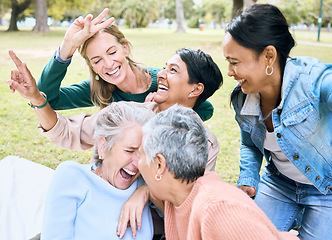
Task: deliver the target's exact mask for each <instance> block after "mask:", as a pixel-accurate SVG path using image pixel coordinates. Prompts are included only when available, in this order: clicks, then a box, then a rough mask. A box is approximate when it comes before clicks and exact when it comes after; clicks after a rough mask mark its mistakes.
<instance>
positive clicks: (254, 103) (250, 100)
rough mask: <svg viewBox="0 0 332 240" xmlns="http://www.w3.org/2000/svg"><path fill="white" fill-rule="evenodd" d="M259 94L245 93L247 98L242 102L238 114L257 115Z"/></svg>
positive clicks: (258, 112)
mask: <svg viewBox="0 0 332 240" xmlns="http://www.w3.org/2000/svg"><path fill="white" fill-rule="evenodd" d="M260 99H261V97H260V94H259V93H251V94H248V95H247V98H246V100H245V102H244V104H243V107H242V109H241V112H240V114H241V115H250V116H259V115H260V113H261V107H260Z"/></svg>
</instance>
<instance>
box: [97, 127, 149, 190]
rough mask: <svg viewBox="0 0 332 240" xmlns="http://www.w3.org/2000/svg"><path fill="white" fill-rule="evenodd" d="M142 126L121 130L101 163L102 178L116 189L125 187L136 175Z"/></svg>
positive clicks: (137, 173)
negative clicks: (120, 133) (118, 137)
mask: <svg viewBox="0 0 332 240" xmlns="http://www.w3.org/2000/svg"><path fill="white" fill-rule="evenodd" d="M141 141H142V128H141V126H138V125H135V126H133V127H130V128H128V129H126V130H125V131H124V132H123V136H122V138H120V139H119V140H118V141H116V142H115V143H114V145H113V147H112V148H111V150H110V151H109V152H108V153H105V157H104V160H103V163H102V164H101V166H100V167H101V168H102V174H103V177H104V179H107V181H108V182H109V183H110V184H111V185H113V186H114V187H116V188H118V189H127V188H128V187H129V186H130V185H131V184H132V183H133V182H134V181H135V180H136V178H137V177H138V175H139V172H138V160H139V147H140V145H141Z"/></svg>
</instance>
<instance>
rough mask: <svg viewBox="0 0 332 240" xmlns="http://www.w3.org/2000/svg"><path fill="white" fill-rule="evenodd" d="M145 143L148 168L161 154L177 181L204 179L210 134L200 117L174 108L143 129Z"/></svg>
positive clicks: (188, 109) (191, 111) (189, 109)
mask: <svg viewBox="0 0 332 240" xmlns="http://www.w3.org/2000/svg"><path fill="white" fill-rule="evenodd" d="M143 133H144V138H143V142H142V144H143V145H142V146H143V149H144V151H145V155H146V163H147V165H148V166H150V164H151V163H152V162H153V161H154V159H155V157H156V155H157V154H162V155H163V156H164V157H165V159H166V165H167V167H168V169H169V170H170V171H171V172H172V173H174V175H175V178H176V179H181V180H182V181H187V183H189V182H192V181H194V180H196V179H197V178H199V177H200V176H202V175H203V174H204V171H205V166H206V164H207V161H208V135H207V132H206V130H205V127H204V126H203V123H202V121H201V120H200V119H199V117H198V116H197V114H196V113H195V112H194V111H193V110H192V109H191V108H187V107H182V106H178V105H174V106H172V107H170V108H168V109H167V110H165V111H162V112H160V113H158V114H157V115H156V116H155V117H154V118H152V119H151V120H150V121H149V122H148V123H147V124H145V125H144V127H143Z"/></svg>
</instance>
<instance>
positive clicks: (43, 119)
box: [7, 50, 57, 131]
mask: <svg viewBox="0 0 332 240" xmlns="http://www.w3.org/2000/svg"><path fill="white" fill-rule="evenodd" d="M9 56H10V57H11V59H12V60H13V62H14V63H15V65H16V67H17V70H12V71H11V78H10V79H9V80H8V81H7V83H8V84H9V86H10V89H11V90H12V92H13V93H14V92H15V91H18V92H19V93H20V94H21V96H22V97H24V98H26V99H28V100H30V106H31V107H32V108H33V109H34V110H35V113H36V115H37V117H38V119H39V122H40V124H41V126H42V127H43V128H44V129H45V130H46V131H47V130H49V129H51V128H52V127H53V126H54V125H55V124H56V122H57V116H56V113H55V112H54V111H53V109H52V108H51V106H50V105H49V104H48V103H47V99H46V96H45V95H43V94H42V93H41V92H40V91H39V90H38V87H37V84H36V80H35V79H34V77H33V76H32V75H31V72H30V71H29V69H28V68H27V65H26V63H24V62H21V60H20V59H19V58H18V57H17V56H16V55H15V53H14V52H13V51H12V50H9Z"/></svg>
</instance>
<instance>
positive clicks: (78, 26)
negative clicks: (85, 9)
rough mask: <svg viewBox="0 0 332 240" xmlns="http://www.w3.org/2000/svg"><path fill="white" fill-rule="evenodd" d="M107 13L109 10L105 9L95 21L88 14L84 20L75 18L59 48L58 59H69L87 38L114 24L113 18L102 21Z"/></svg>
mask: <svg viewBox="0 0 332 240" xmlns="http://www.w3.org/2000/svg"><path fill="white" fill-rule="evenodd" d="M108 11H109V9H108V8H105V9H104V10H103V11H102V12H101V13H100V14H99V15H98V16H97V17H96V18H95V19H93V16H92V14H88V15H87V16H86V17H85V18H83V17H82V16H80V17H78V18H76V19H75V21H74V22H73V23H72V24H71V25H70V26H69V28H68V29H67V31H66V34H65V37H64V41H63V43H62V44H61V47H60V50H61V51H60V57H61V58H62V59H67V58H69V57H71V56H72V55H73V54H74V52H75V51H76V49H77V48H78V47H79V46H81V45H82V44H83V43H84V42H85V41H86V40H87V39H88V38H89V37H91V36H92V35H94V34H95V33H97V32H98V31H100V30H101V29H104V28H106V27H107V26H109V25H111V24H112V23H113V22H114V18H113V17H112V18H109V19H107V20H105V21H103V19H104V18H105V17H106V15H107V13H108ZM92 19H93V20H92Z"/></svg>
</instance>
